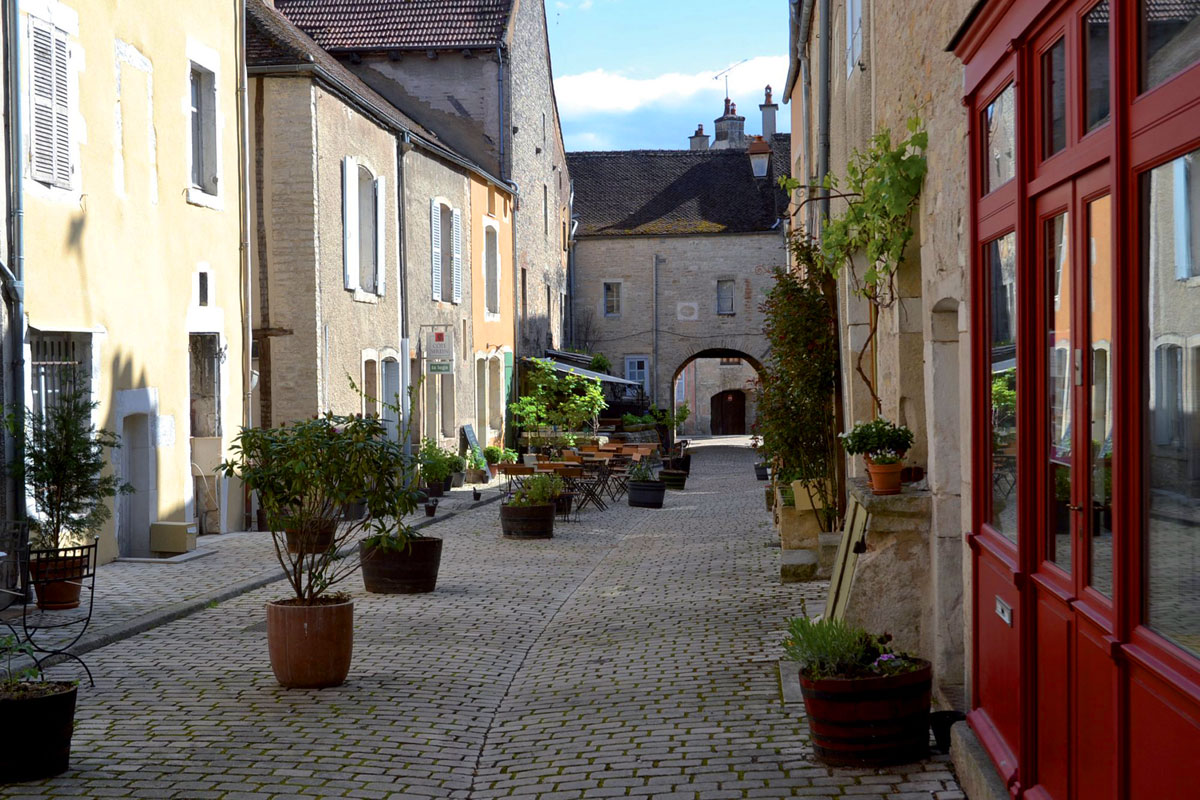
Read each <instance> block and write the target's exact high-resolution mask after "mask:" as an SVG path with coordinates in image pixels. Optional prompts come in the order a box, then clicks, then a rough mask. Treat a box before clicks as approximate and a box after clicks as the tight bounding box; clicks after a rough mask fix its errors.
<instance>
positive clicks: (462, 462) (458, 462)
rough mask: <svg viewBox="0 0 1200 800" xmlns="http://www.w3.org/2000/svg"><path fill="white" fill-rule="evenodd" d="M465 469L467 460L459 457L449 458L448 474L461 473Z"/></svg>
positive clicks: (452, 456)
mask: <svg viewBox="0 0 1200 800" xmlns="http://www.w3.org/2000/svg"><path fill="white" fill-rule="evenodd" d="M466 468H467V460H466V459H465V458H463V457H462V456H460V455H451V456H450V472H451V473H455V472H462V471H463V470H465V469H466Z"/></svg>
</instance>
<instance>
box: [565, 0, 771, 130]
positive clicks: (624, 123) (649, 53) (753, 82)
mask: <svg viewBox="0 0 1200 800" xmlns="http://www.w3.org/2000/svg"><path fill="white" fill-rule="evenodd" d="M546 16H547V19H548V21H549V25H550V51H551V57H552V59H553V63H554V74H555V93H556V95H557V98H558V111H559V115H560V116H561V118H562V126H563V138H564V139H565V141H566V145H567V150H631V149H672V150H678V149H684V148H686V147H687V146H688V143H687V137H688V136H689V135H691V134H692V133H693V132H694V131H695V130H696V125H697V124H698V123H704V132H705V133H707V134H709V135H710V136H711V135H712V132H713V120H714V119H716V118H717V117H719V116H720V115H721V111H722V108H723V105H724V98H725V81H724V79H721V80H713V76H714V75H716V74H717V73H718V72H720V71H721V70H723V69H725V68H726V67H729V66H730V65H732V64H736V63H737V62H739V61H741V60H743V59H748V61H747V62H746V63H744V64H741V65H740V66H737V67H735V68H734V69H733V70H732V71H730V73H729V95H730V98H731V99H732V100H733V101H734V102H735V103H737V105H738V113H739V114H740V115H742V116H744V117H745V118H746V133H748V134H754V133H761V131H762V121H761V120H762V118H761V116H760V113H759V110H758V106H759V104H760V103H761V102H762V97H763V87H764V86H766V85H767V84H768V83H769V84H770V85H771V87H772V88H773V89H774V90H775V102H776V103H780V109H779V115H778V123H777V124H778V128H779V130H780V131H786V130H788V115H789V112H790V108H789V107H788V106H784V105H783V104H782V93H783V85H784V81H785V80H786V78H787V47H788V4H787V2H786V0H740V1H738V2H728V0H726V1H725V2H718V0H690V2H689V0H546Z"/></svg>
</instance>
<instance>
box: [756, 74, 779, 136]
mask: <svg viewBox="0 0 1200 800" xmlns="http://www.w3.org/2000/svg"><path fill="white" fill-rule="evenodd" d="M758 110H759V111H761V112H762V135H763V138H764V139H766V140H767V141H768V142H770V141H771V140H772V139H774V138H775V112H776V111H778V110H779V104H778V103H773V102H771V86H770V84H767V96H766V99H765V100H763V102H762V105H760V106H759V107H758Z"/></svg>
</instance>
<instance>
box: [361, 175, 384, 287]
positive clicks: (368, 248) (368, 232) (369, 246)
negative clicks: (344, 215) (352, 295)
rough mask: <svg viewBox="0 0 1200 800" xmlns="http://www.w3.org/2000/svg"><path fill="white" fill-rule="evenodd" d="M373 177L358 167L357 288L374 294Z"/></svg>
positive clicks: (376, 269)
mask: <svg viewBox="0 0 1200 800" xmlns="http://www.w3.org/2000/svg"><path fill="white" fill-rule="evenodd" d="M377 219H378V214H376V210H375V176H374V175H372V174H371V170H369V169H367V168H366V167H365V166H363V165H362V164H359V165H358V286H359V288H360V289H362V290H363V291H364V292H367V293H369V294H374V293H375V277H376V276H377V275H378V274H379V262H378V260H377V253H376V252H375V244H376V238H377V237H376V236H375V224H376V221H377Z"/></svg>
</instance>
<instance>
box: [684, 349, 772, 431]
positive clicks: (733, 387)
mask: <svg viewBox="0 0 1200 800" xmlns="http://www.w3.org/2000/svg"><path fill="white" fill-rule="evenodd" d="M735 360H736V361H737V362H738V363H736V364H734V363H731V362H732V361H735ZM757 380H758V372H757V371H756V370H755V369H754V366H753V365H752V364H751V363H750V362H749V361H748V360H746V359H722V358H697V359H696V360H694V361H692V362H690V363H689V364H688V365H687V366H686V367H684V368H683V370H682V371H681V372H680V373H679V377H677V378H676V379H675V405H676V406H678V405H679V403H681V402H686V403H687V404H688V408H689V409H691V412H692V413H691V415H690V416H689V417H688V419H687V421H685V422H684V423H683V424H682V425H680V426H679V428H678V429H677V432H678V433H679V435H681V436H696V435H700V436H704V435H708V434H716V433H718V432H719V430H718V429H719V427H720V425H719V424H718V429H714V427H713V404H714V401H718V402H719V400H720V399H723V398H718V397H717V396H718V395H723V394H724V393H726V392H741V393H742V398H743V399H742V401H741V402H744V404H745V413H744V414H743V415H742V423H743V425H742V427H743V429H744V430H743V432H744V433H749V432H750V431H751V428H752V426H753V424H754V418H755V417H754V414H755V407H756V406H755V403H756V401H755V393H754V384H755V381H757ZM724 432H725V433H731V432H732V431H724Z"/></svg>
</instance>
